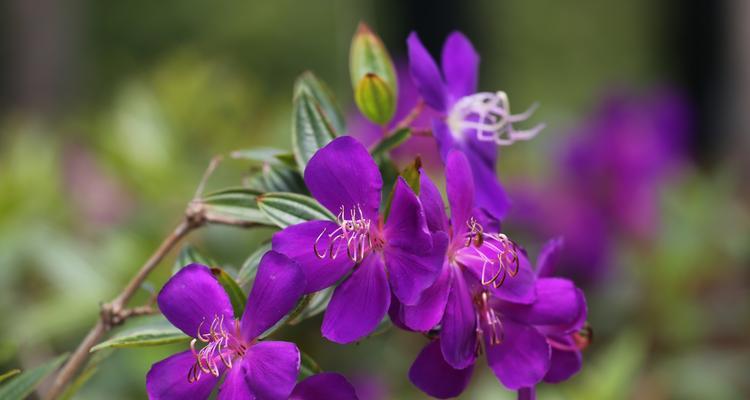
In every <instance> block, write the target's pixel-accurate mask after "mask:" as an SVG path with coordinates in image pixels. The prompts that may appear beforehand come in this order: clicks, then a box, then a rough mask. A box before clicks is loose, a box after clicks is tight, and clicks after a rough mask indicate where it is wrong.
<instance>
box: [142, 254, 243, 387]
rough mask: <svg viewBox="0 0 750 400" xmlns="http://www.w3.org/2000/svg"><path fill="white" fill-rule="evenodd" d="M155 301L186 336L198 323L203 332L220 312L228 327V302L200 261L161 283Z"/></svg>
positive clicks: (195, 331)
mask: <svg viewBox="0 0 750 400" xmlns="http://www.w3.org/2000/svg"><path fill="white" fill-rule="evenodd" d="M157 303H158V304H159V309H160V310H161V312H162V313H163V314H164V316H165V317H167V319H168V320H169V322H171V323H172V325H174V326H176V327H177V328H180V330H182V331H183V332H185V334H187V335H188V336H191V337H196V335H197V334H198V327H200V326H201V323H202V324H203V327H202V328H201V330H202V332H201V333H202V334H207V333H208V332H209V330H210V326H211V322H212V321H213V320H214V318H215V317H222V316H223V317H224V324H225V328H226V330H227V331H232V329H229V328H230V327H232V326H233V324H232V322H233V321H234V311H233V310H232V303H230V302H229V297H228V296H227V292H225V291H224V288H222V287H221V285H220V284H219V282H218V281H217V280H216V278H214V276H213V275H212V274H211V270H209V269H208V267H206V266H204V265H200V264H191V265H188V266H187V267H185V268H182V269H181V270H179V271H178V272H177V273H176V274H175V275H174V276H173V277H171V278H170V279H169V281H167V283H166V284H164V287H163V288H162V289H161V291H160V292H159V296H158V297H157ZM185 373H186V374H187V372H185Z"/></svg>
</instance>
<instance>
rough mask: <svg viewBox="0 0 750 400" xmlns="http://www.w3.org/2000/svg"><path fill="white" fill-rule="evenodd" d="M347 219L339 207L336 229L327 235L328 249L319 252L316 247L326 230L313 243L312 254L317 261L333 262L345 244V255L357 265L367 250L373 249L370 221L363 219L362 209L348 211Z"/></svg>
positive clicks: (357, 207)
mask: <svg viewBox="0 0 750 400" xmlns="http://www.w3.org/2000/svg"><path fill="white" fill-rule="evenodd" d="M348 217H349V218H347V215H346V210H345V209H344V207H343V206H341V210H340V211H339V213H338V215H337V216H336V223H337V224H338V228H336V230H334V231H333V232H330V233H329V234H328V235H327V238H328V239H329V240H330V242H329V243H328V247H327V248H324V250H323V251H320V250H319V248H318V246H319V243H320V241H321V240H322V239H323V238H324V235H325V234H326V228H323V231H322V232H320V234H319V235H318V237H317V238H316V239H315V242H314V243H313V252H314V253H315V256H316V257H318V258H319V259H324V258H326V257H329V258H330V259H331V260H335V259H336V256H337V255H338V254H339V250H341V244H342V243H345V247H346V255H347V257H349V259H350V260H352V261H353V262H355V263H357V262H360V261H362V260H363V259H364V258H365V255H366V254H367V252H368V251H369V250H371V249H372V248H373V239H372V236H371V233H370V224H371V221H370V219H368V218H365V216H364V213H363V212H362V208H361V207H360V206H359V205H357V206H356V208H352V209H351V210H349V215H348Z"/></svg>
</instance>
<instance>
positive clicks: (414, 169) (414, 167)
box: [383, 157, 422, 221]
mask: <svg viewBox="0 0 750 400" xmlns="http://www.w3.org/2000/svg"><path fill="white" fill-rule="evenodd" d="M420 169H422V159H421V158H419V157H417V158H415V159H414V162H413V163H411V164H409V165H407V166H406V168H404V169H403V171H401V173H400V174H399V176H400V177H402V178H404V180H405V181H406V183H407V184H408V185H409V187H411V190H413V191H414V193H416V194H417V195H419V174H420V172H419V170H420ZM394 188H395V186H394V187H393V188H391V191H390V193H389V194H388V200H386V204H385V210H384V212H383V215H384V219H385V220H386V221H387V220H388V215H389V214H390V212H391V202H393V189H394Z"/></svg>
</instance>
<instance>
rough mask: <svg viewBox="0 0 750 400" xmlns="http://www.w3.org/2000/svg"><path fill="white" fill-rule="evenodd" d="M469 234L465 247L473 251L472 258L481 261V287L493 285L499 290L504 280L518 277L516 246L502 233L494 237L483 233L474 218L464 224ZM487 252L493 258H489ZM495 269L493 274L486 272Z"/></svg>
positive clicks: (518, 265) (518, 264) (518, 263)
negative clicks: (490, 268)
mask: <svg viewBox="0 0 750 400" xmlns="http://www.w3.org/2000/svg"><path fill="white" fill-rule="evenodd" d="M466 224H467V226H468V227H469V232H468V233H467V234H466V247H467V248H472V249H473V250H474V257H475V258H477V259H479V260H481V261H482V273H481V282H482V285H484V286H488V285H493V286H494V287H495V288H496V289H497V288H500V287H501V286H502V285H503V283H505V279H506V278H507V277H508V276H510V277H511V278H513V277H515V276H516V275H518V270H519V268H520V261H519V258H518V246H517V245H516V244H515V243H514V242H513V241H512V240H510V239H508V236H506V235H505V234H503V233H498V234H495V235H491V234H487V233H484V228H483V227H482V225H481V224H479V223H478V222H477V220H476V219H475V218H473V217H472V218H470V219H469V220H468V221H467V222H466ZM485 252H489V253H491V254H492V255H493V257H489V256H488V255H487V254H485ZM496 265H497V267H496V268H495V270H494V272H490V271H488V266H489V267H495V266H496Z"/></svg>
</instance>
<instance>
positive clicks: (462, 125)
mask: <svg viewBox="0 0 750 400" xmlns="http://www.w3.org/2000/svg"><path fill="white" fill-rule="evenodd" d="M537 106H538V105H537V104H533V105H532V106H531V107H529V109H528V110H526V111H524V112H523V113H521V114H515V115H513V114H511V113H510V102H509V101H508V95H507V94H505V92H502V91H499V92H497V93H490V92H480V93H475V94H472V95H470V96H466V97H462V98H461V99H460V100H458V101H457V102H456V104H455V105H454V106H453V108H452V109H451V111H450V114H449V115H448V126H449V127H450V130H451V133H452V134H453V135H454V136H455V137H456V138H457V139H461V138H462V135H464V131H466V130H474V131H475V132H476V137H477V140H480V141H483V142H494V143H495V144H496V145H498V146H509V145H511V144H513V143H515V142H517V141H521V140H529V139H532V138H533V137H534V136H536V135H537V134H538V133H539V132H540V131H541V130H542V129H544V124H538V125H536V126H534V127H533V128H531V129H527V130H516V129H514V128H513V123H516V122H521V121H525V120H527V119H528V118H530V117H531V115H532V114H533V113H534V111H536V108H537Z"/></svg>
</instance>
